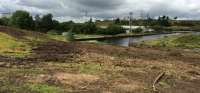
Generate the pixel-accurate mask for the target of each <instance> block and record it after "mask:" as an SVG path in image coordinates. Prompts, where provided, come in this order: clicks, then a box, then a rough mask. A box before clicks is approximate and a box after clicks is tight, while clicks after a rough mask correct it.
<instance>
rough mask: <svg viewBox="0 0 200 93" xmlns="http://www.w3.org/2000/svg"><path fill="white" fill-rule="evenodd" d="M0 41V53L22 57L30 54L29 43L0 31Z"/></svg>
mask: <svg viewBox="0 0 200 93" xmlns="http://www.w3.org/2000/svg"><path fill="white" fill-rule="evenodd" d="M0 42H1V44H0V55H6V56H14V57H24V56H26V55H29V54H30V50H31V49H30V46H29V45H27V44H26V43H24V42H20V41H18V40H16V39H15V38H13V37H11V36H9V35H7V34H4V33H0Z"/></svg>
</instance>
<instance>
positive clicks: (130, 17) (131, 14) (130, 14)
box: [129, 12, 133, 32]
mask: <svg viewBox="0 0 200 93" xmlns="http://www.w3.org/2000/svg"><path fill="white" fill-rule="evenodd" d="M132 16H133V12H130V13H129V26H130V29H129V31H130V32H131V31H132Z"/></svg>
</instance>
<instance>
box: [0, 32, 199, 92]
mask: <svg viewBox="0 0 200 93" xmlns="http://www.w3.org/2000/svg"><path fill="white" fill-rule="evenodd" d="M3 30H4V31H6V33H7V34H9V35H12V36H14V37H18V36H19V35H23V33H17V32H16V33H13V32H10V31H9V30H6V29H3ZM0 31H1V30H0ZM18 38H20V37H18ZM32 52H33V53H32V55H30V56H28V57H26V58H12V57H4V56H0V62H10V63H12V64H11V66H12V65H20V64H23V65H24V64H28V63H35V65H37V64H40V63H41V62H56V63H69V64H71V63H78V64H87V63H94V64H100V65H109V66H111V67H110V68H112V66H114V68H113V69H117V70H114V71H112V70H106V72H103V73H104V74H105V75H111V76H112V75H113V76H112V78H111V79H109V80H107V79H104V78H102V77H103V75H104V74H102V75H100V76H96V75H86V74H78V75H76V73H77V72H73V71H70V73H72V74H70V73H69V72H68V73H65V72H59V71H55V70H54V71H53V73H54V75H52V77H56V78H57V80H58V81H59V82H60V83H63V82H64V84H65V83H67V84H72V85H70V86H73V89H74V91H72V93H152V92H153V90H152V84H153V81H154V80H155V78H156V77H157V76H158V75H159V73H161V72H166V75H165V76H164V79H162V80H161V81H160V83H159V84H158V85H157V88H158V90H159V92H160V93H200V62H199V61H200V53H196V52H193V51H184V50H182V49H163V48H150V47H120V46H112V45H98V44H91V43H80V42H71V43H66V42H61V41H51V42H46V43H43V44H39V45H38V46H37V47H35V48H33V49H32ZM1 67H6V66H5V65H1ZM61 73H62V74H61ZM116 74H117V75H116ZM118 74H119V75H118ZM79 76H81V77H84V78H81V77H79ZM44 77H45V76H44ZM44 77H43V78H44ZM46 77H51V76H49V75H47V76H46ZM106 77H107V76H106ZM76 78H77V80H76ZM67 80H70V81H71V82H69V81H67ZM81 81H83V82H81ZM84 82H86V83H88V82H89V83H90V82H92V83H91V85H87V84H86V85H84V84H83V83H84ZM73 84H75V85H73ZM78 84H80V85H84V86H83V87H84V88H83V87H81V88H83V89H82V90H84V91H75V90H76V89H80V86H78ZM91 88H93V89H92V90H91Z"/></svg>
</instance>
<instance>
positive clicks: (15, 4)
mask: <svg viewBox="0 0 200 93" xmlns="http://www.w3.org/2000/svg"><path fill="white" fill-rule="evenodd" d="M16 10H26V11H28V12H30V13H31V14H32V15H36V14H40V15H43V14H47V13H52V14H53V16H54V18H55V19H58V20H60V21H64V20H70V19H78V18H80V17H82V16H84V15H85V14H86V12H87V14H88V16H89V17H94V18H116V17H120V18H123V17H127V16H128V14H129V12H133V16H134V17H135V18H137V17H140V16H145V15H147V14H148V15H150V16H151V17H157V16H161V15H169V16H171V17H175V16H178V18H179V19H200V0H0V13H7V12H14V11H16Z"/></svg>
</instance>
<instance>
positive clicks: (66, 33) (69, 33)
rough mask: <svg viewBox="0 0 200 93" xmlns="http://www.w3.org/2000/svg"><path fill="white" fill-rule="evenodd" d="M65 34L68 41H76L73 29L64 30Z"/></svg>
mask: <svg viewBox="0 0 200 93" xmlns="http://www.w3.org/2000/svg"><path fill="white" fill-rule="evenodd" d="M63 35H64V37H65V38H66V41H74V34H73V33H72V31H69V32H64V33H63Z"/></svg>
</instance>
